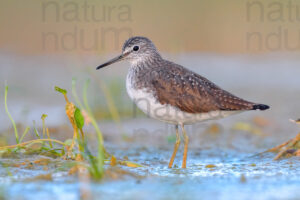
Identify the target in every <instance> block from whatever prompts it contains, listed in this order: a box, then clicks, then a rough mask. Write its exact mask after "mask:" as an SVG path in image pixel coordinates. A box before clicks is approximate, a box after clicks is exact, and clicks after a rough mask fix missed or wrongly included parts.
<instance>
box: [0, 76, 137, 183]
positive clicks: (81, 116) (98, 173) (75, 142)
mask: <svg viewBox="0 0 300 200" xmlns="http://www.w3.org/2000/svg"><path fill="white" fill-rule="evenodd" d="M88 86H89V80H88V81H86V82H85V84H84V88H83V97H82V98H83V103H82V102H81V101H80V98H79V96H78V95H77V91H76V80H75V79H73V82H72V94H73V96H74V98H75V100H76V103H77V104H78V105H79V107H77V106H76V105H75V104H74V103H73V102H71V101H69V99H68V96H67V90H65V89H62V88H59V87H57V86H56V87H55V90H56V91H57V92H59V93H61V94H62V95H63V96H64V99H65V101H66V105H65V112H66V115H67V117H68V119H69V121H70V124H71V125H72V128H73V138H72V139H67V140H65V141H64V142H63V141H60V140H57V139H52V138H51V137H50V132H49V129H48V127H47V126H46V118H47V117H48V116H47V114H42V115H41V120H42V134H40V133H39V131H38V129H37V128H36V122H35V121H34V122H33V132H34V135H35V137H36V139H33V140H29V141H26V142H23V139H24V137H25V136H26V135H27V133H28V132H29V131H30V127H26V129H25V131H24V133H23V134H22V135H21V137H20V138H19V134H18V130H17V126H16V123H15V121H14V120H13V118H12V116H11V115H10V113H9V112H8V108H7V93H8V87H6V90H5V107H6V113H7V114H8V116H9V118H10V120H11V122H12V124H13V127H14V131H15V138H16V143H17V144H15V145H9V146H2V147H0V155H1V156H2V157H8V158H13V157H14V155H15V154H24V155H32V154H37V155H45V156H49V157H54V158H57V157H58V158H62V160H67V161H68V162H67V163H70V165H68V166H67V168H68V169H69V174H70V175H71V174H74V173H77V172H78V173H79V172H80V171H82V170H83V171H87V172H89V177H91V178H92V179H94V180H100V179H102V178H103V177H104V175H105V173H106V172H105V171H106V170H104V165H105V164H109V165H110V166H116V165H120V166H127V167H142V165H140V164H137V163H134V162H130V161H128V160H121V159H117V158H116V157H115V156H113V155H112V156H111V155H110V154H109V153H107V152H106V150H105V148H104V140H103V136H102V132H101V130H100V128H99V126H98V124H97V121H96V119H95V117H94V115H93V112H92V109H91V108H90V106H89V103H88V98H87V90H88ZM114 116H118V114H116V113H115V114H114ZM117 119H118V117H117V118H116V120H117ZM85 121H87V122H88V123H91V125H92V126H93V127H94V130H95V132H96V136H97V141H98V152H97V155H96V156H94V155H93V154H92V153H91V152H90V150H89V148H88V145H87V139H86V138H85V133H84V130H83V128H84V126H85ZM117 121H118V120H117ZM57 145H59V146H57ZM73 161H74V162H73ZM36 163H40V160H35V161H33V162H28V163H27V162H25V163H21V164H19V165H14V166H15V167H20V166H23V164H24V165H26V166H27V167H33V166H32V164H36ZM43 163H44V164H43V165H45V169H47V163H48V162H43ZM51 179H52V176H51V174H46V175H41V176H37V177H34V178H32V179H30V180H51Z"/></svg>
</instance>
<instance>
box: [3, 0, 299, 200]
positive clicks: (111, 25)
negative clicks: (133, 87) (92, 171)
mask: <svg viewBox="0 0 300 200" xmlns="http://www.w3.org/2000/svg"><path fill="white" fill-rule="evenodd" d="M299 25H300V0H285V1H279V0H226V1H225V0H224V1H220V0H189V1H181V0H164V1H161V0H160V1H159V0H152V1H146V0H135V1H133V0H122V1H121V0H42V1H37V0H26V1H24V0H9V1H3V0H2V1H0V146H4V145H9V144H15V143H16V141H15V138H14V130H13V128H12V125H11V122H10V120H9V117H8V116H7V115H6V112H5V106H4V92H5V84H7V85H8V87H9V89H8V96H7V100H8V101H7V104H8V105H7V106H8V109H9V111H10V113H11V115H12V117H13V118H14V119H15V121H16V123H17V126H18V130H19V134H21V133H23V131H24V130H25V127H27V126H29V127H31V129H30V131H29V132H28V134H27V135H26V137H25V138H24V140H23V141H28V140H30V139H34V138H35V139H36V136H35V132H34V129H33V127H34V126H36V127H37V129H38V130H39V131H40V133H42V128H41V127H42V120H41V116H42V114H47V115H48V117H47V118H46V126H47V127H49V132H50V135H51V138H54V139H59V140H61V141H65V140H66V139H67V138H71V137H72V133H73V131H72V129H71V125H70V124H69V122H68V118H67V116H66V114H65V100H64V98H63V96H62V95H61V94H59V93H57V92H56V91H54V87H55V86H59V87H61V88H64V89H66V90H67V91H68V98H69V99H70V100H71V101H73V102H76V101H75V100H76V98H74V95H73V94H72V93H74V88H76V90H77V94H78V96H79V99H80V100H81V101H83V96H84V95H83V93H84V91H86V92H87V95H86V97H87V99H88V102H89V104H90V106H91V108H92V110H93V113H94V114H95V116H96V119H97V122H98V124H99V127H100V129H101V131H102V133H103V136H104V145H105V147H106V149H107V151H108V152H109V153H111V154H112V155H115V157H116V158H117V159H118V160H119V159H120V160H121V159H122V160H130V161H133V162H137V163H140V164H142V165H144V166H145V167H141V168H132V169H129V168H128V167H126V166H116V167H117V168H116V169H117V170H118V169H119V168H121V169H124V170H126V171H127V170H128V171H130V172H131V173H130V174H131V175H129V178H128V179H127V178H126V179H123V176H121V178H120V176H119V175H116V177H115V178H113V179H114V181H113V182H110V181H102V182H100V183H99V184H98V183H92V184H94V186H95V187H94V186H93V187H90V190H91V193H93V195H94V196H95V198H94V199H99V198H100V199H101V197H102V199H116V198H118V197H120V199H121V198H124V199H134V198H136V199H149V197H151V198H152V199H172V198H173V199H193V198H195V197H202V198H203V199H212V197H213V199H249V196H250V195H252V194H256V197H257V198H258V199H278V198H280V199H298V198H299V185H300V182H299V178H298V177H299V175H300V171H299V164H300V163H299V159H298V157H293V158H286V159H283V160H282V161H278V162H277V161H273V158H274V157H275V154H271V153H270V154H261V155H260V156H258V155H256V156H253V155H255V154H256V153H259V152H263V151H265V150H267V149H269V148H272V147H274V146H276V145H279V144H281V143H283V142H285V141H288V140H289V139H290V138H294V137H295V136H296V134H297V132H298V131H299V126H298V125H297V124H295V123H291V122H290V120H289V119H298V118H300V106H299V100H300V26H299ZM131 36H146V37H148V38H150V39H151V40H152V41H153V42H154V44H155V45H156V46H157V48H158V50H159V51H160V52H161V54H162V56H163V57H164V58H166V59H169V60H171V61H173V62H176V63H178V64H181V65H183V66H185V67H186V68H189V69H191V70H193V71H195V72H197V73H199V74H200V75H203V76H205V77H206V78H208V79H209V80H211V81H213V82H214V83H216V84H217V85H219V86H221V87H222V88H223V89H225V90H228V91H230V92H231V93H233V94H235V95H237V96H239V97H242V98H244V99H247V100H250V101H253V102H258V103H264V104H267V105H270V107H271V109H269V110H266V111H264V112H260V111H251V112H246V113H242V114H238V115H235V116H231V117H228V118H225V119H221V120H218V121H208V122H204V123H199V124H194V125H191V126H187V127H186V130H187V132H188V135H189V137H190V144H189V149H190V151H189V153H188V169H186V170H185V169H180V165H181V158H182V152H183V147H182V146H183V145H181V147H180V149H179V151H178V153H177V158H176V160H175V165H174V168H173V169H169V168H167V164H168V161H169V158H170V156H171V152H172V150H173V145H174V142H175V140H176V139H175V134H174V133H175V129H174V127H173V126H171V125H167V124H165V123H162V122H159V121H156V120H153V119H150V118H148V117H147V116H146V115H145V114H143V113H141V112H140V111H139V110H138V109H137V108H136V107H135V106H134V105H133V103H132V102H131V100H130V99H129V98H128V95H127V93H126V87H125V78H126V74H127V71H128V68H129V63H127V62H120V63H116V64H114V65H111V66H110V67H107V68H104V69H102V70H97V71H96V70H95V69H96V67H97V66H99V65H100V64H102V63H104V62H105V61H107V60H108V59H110V58H112V57H115V56H116V55H118V54H120V52H121V48H122V45H123V43H124V42H125V41H126V39H128V38H129V37H131ZM87 80H90V84H89V87H88V89H87V90H84V88H86V87H85V85H86V81H87ZM72 82H73V92H72ZM75 82H76V85H75ZM74 85H75V86H74ZM84 131H85V133H86V138H87V139H88V141H89V142H88V147H89V148H90V149H91V152H92V153H93V154H94V155H96V153H97V151H96V148H97V137H96V136H95V135H96V134H94V129H93V128H92V126H91V125H86V126H85V127H84ZM294 153H295V152H294ZM0 154H1V152H0ZM1 155H2V154H1ZM2 156H3V158H2V157H1V160H0V164H2V162H3V163H5V162H6V163H8V162H9V163H11V165H7V166H8V168H9V170H11V172H12V173H10V175H9V176H8V172H9V170H7V167H5V165H3V164H2V165H1V166H4V167H0V177H1V178H0V183H4V184H2V186H1V185H0V199H4V197H2V196H3V194H5V195H4V196H5V197H7V199H45V200H46V199H66V197H67V199H89V198H84V197H83V196H82V194H81V192H82V191H81V189H82V187H81V186H83V185H82V183H78V179H77V178H74V177H75V176H74V177H73V176H72V177H73V178H74V179H72V177H71V176H69V174H70V173H68V169H67V171H65V172H60V171H59V170H58V168H59V164H57V162H58V163H59V162H64V161H63V160H62V159H60V158H58V159H53V161H54V165H51V166H49V170H48V171H47V169H46V170H45V169H44V168H42V166H39V165H36V164H35V166H37V167H38V170H37V168H34V169H33V168H31V167H27V165H26V166H23V164H22V166H23V167H21V168H19V170H18V167H15V166H16V163H17V161H19V162H24V161H23V160H22V158H21V159H19V160H18V158H15V157H9V156H7V158H5V157H4V154H3V155H2ZM24 157H25V159H26V160H27V159H29V161H28V160H27V161H26V160H25V161H26V162H28V166H29V164H30V166H31V165H32V164H31V163H32V162H33V159H35V155H24ZM43 157H44V156H43ZM297 159H298V160H297ZM10 166H11V167H10ZM19 166H20V165H19ZM105 167H106V169H110V167H109V166H108V165H106V166H105ZM118 167H119V168H118ZM72 169H73V168H72ZM106 171H109V170H106ZM45 173H53V176H52V178H53V180H52V179H51V180H52V181H48V182H45V181H43V183H42V184H41V182H40V181H36V182H28V181H26V178H32V177H34V176H37V175H39V174H45ZM119 173H120V172H119ZM67 174H68V175H67ZM113 175H114V174H111V176H112V177H113ZM132 176H133V177H134V178H132ZM41 179H42V178H41ZM79 179H80V177H79ZM22 180H25V182H21V184H19V181H22ZM37 180H40V179H37ZM70 180H71V181H70ZM81 181H82V180H81ZM79 182H80V181H79ZM23 183H24V184H23ZM2 187H3V188H2ZM84 188H85V187H84ZM86 188H88V187H86ZM199 188H201V189H199ZM33 191H34V192H33ZM1 197H2V198H1ZM133 197H134V198H133ZM243 197H244V198H243ZM91 199H92V198H91Z"/></svg>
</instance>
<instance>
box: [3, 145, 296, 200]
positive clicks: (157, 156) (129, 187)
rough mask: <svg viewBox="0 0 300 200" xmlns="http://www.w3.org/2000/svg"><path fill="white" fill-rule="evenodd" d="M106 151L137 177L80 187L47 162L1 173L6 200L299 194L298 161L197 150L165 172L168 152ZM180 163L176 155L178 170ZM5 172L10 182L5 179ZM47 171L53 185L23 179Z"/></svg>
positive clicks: (293, 196) (278, 196) (286, 196)
mask: <svg viewBox="0 0 300 200" xmlns="http://www.w3.org/2000/svg"><path fill="white" fill-rule="evenodd" d="M109 150H110V151H113V152H114V153H115V155H117V156H122V155H127V156H128V157H129V159H130V160H131V161H135V160H136V161H138V162H139V163H142V164H144V165H145V167H141V168H128V167H122V168H123V169H126V170H129V171H131V172H133V173H134V174H137V175H140V178H135V177H131V176H125V177H123V178H119V179H117V180H104V181H102V182H100V183H91V182H80V180H78V179H77V178H76V177H73V176H69V175H68V174H67V172H66V171H57V170H56V169H57V168H59V166H60V165H63V162H64V161H60V160H52V163H55V164H52V165H50V166H49V170H48V171H47V172H45V171H44V170H43V169H42V168H38V167H37V168H35V169H34V170H30V169H20V168H14V167H8V168H6V169H5V170H4V169H3V168H2V170H1V172H0V176H1V178H0V183H1V186H2V190H3V191H4V193H3V195H4V197H5V199H53V198H55V199H79V197H80V196H81V195H82V194H83V192H82V191H84V194H85V195H88V198H87V199H211V198H214V199H253V196H252V194H253V195H254V194H255V199H297V198H298V197H299V195H300V190H299V188H300V180H299V176H300V169H299V166H300V160H299V159H298V158H290V159H287V160H282V161H273V160H272V159H273V157H274V155H273V154H264V155H263V156H249V154H243V153H242V154H241V153H238V152H234V151H232V150H230V151H227V152H225V151H216V150H202V151H201V153H200V154H199V151H200V150H199V149H198V150H197V149H192V150H191V151H190V153H189V159H188V169H181V168H177V167H175V168H173V169H169V168H167V167H166V166H167V158H168V156H169V155H170V151H171V149H165V150H162V149H151V148H150V149H149V148H145V147H142V148H139V147H136V148H131V151H130V152H132V153H130V152H126V153H124V152H125V151H122V150H121V149H119V148H117V147H114V148H113V147H110V148H109ZM136 152H138V153H136ZM197 152H198V153H197ZM216 152H218V153H216ZM179 153H180V152H179ZM37 158H40V157H37ZM37 158H35V159H37ZM180 160H181V156H180V157H179V156H178V157H177V160H176V161H175V162H176V164H177V165H179V164H180V162H179V161H180ZM20 161H22V160H15V161H14V162H20ZM2 162H6V161H5V160H2ZM7 170H9V171H11V173H12V174H13V176H12V177H6V173H7ZM49 172H52V177H53V180H52V181H38V180H35V181H30V180H28V179H29V178H31V177H33V176H36V175H38V174H45V173H49Z"/></svg>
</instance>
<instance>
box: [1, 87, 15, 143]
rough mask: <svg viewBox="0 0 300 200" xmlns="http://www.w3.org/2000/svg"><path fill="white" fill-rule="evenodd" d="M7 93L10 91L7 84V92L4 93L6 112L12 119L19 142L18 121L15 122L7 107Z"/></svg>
mask: <svg viewBox="0 0 300 200" xmlns="http://www.w3.org/2000/svg"><path fill="white" fill-rule="evenodd" d="M7 93H8V86H7V85H5V93H4V105H5V112H6V114H7V116H8V117H9V119H10V121H11V123H12V125H13V127H14V131H15V137H16V142H17V144H19V134H18V129H17V126H16V123H15V121H14V119H13V118H12V116H11V114H10V113H9V111H8V107H7Z"/></svg>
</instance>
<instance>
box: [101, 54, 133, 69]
mask: <svg viewBox="0 0 300 200" xmlns="http://www.w3.org/2000/svg"><path fill="white" fill-rule="evenodd" d="M128 54H129V53H126V54H121V55H120V56H117V57H115V58H113V59H111V60H109V61H107V62H106V63H103V64H102V65H100V66H98V67H97V68H96V69H97V70H98V69H101V68H103V67H106V66H108V65H111V64H113V63H116V62H118V61H121V60H123V59H124V58H125V57H126V56H127V55H128Z"/></svg>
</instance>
